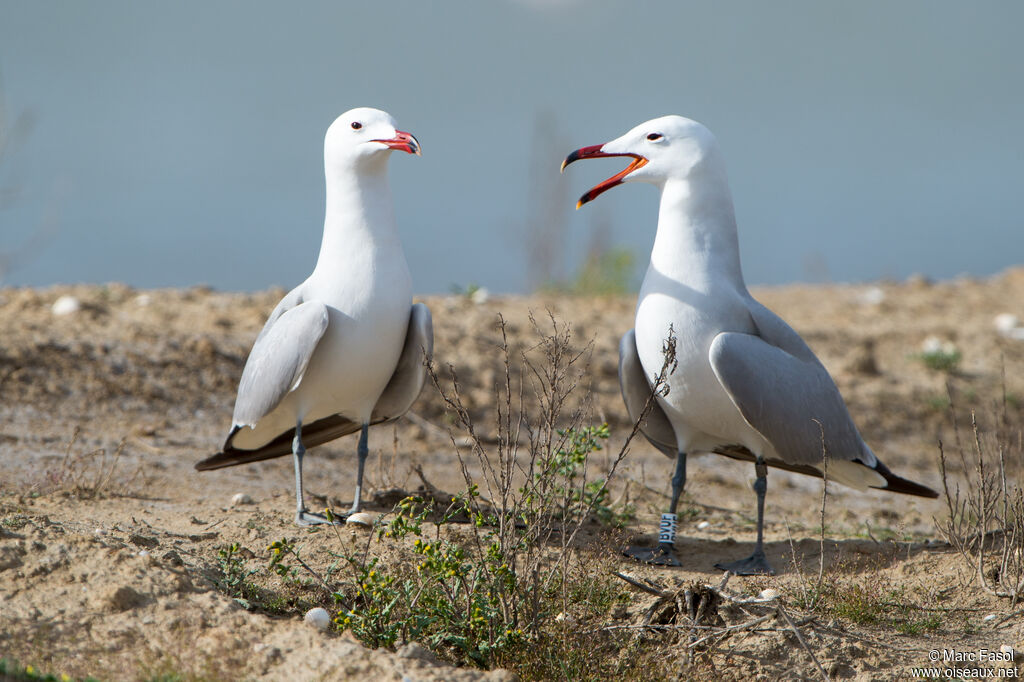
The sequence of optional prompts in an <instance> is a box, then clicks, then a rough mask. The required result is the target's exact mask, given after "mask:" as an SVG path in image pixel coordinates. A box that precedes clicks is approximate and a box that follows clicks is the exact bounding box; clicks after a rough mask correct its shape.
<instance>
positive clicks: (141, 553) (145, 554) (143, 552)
mask: <svg viewBox="0 0 1024 682" xmlns="http://www.w3.org/2000/svg"><path fill="white" fill-rule="evenodd" d="M136 556H140V557H142V558H143V559H145V558H146V557H148V556H149V550H147V549H140V550H139V553H138V554H137V555H136Z"/></svg>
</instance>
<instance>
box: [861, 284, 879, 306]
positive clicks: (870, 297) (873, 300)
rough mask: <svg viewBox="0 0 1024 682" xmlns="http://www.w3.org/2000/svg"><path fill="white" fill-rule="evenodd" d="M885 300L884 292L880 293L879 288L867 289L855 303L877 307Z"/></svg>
mask: <svg viewBox="0 0 1024 682" xmlns="http://www.w3.org/2000/svg"><path fill="white" fill-rule="evenodd" d="M884 300H885V292H884V291H882V289H881V287H868V288H867V289H865V290H864V292H863V293H861V295H860V296H858V297H857V301H858V302H860V303H861V304H862V305H878V304H879V303H881V302H882V301H884Z"/></svg>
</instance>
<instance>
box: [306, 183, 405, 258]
mask: <svg viewBox="0 0 1024 682" xmlns="http://www.w3.org/2000/svg"><path fill="white" fill-rule="evenodd" d="M325 176H326V181H327V209H326V212H325V217H324V236H323V241H322V242H321V243H320V256H319V258H318V259H317V264H316V269H315V270H314V273H315V272H317V271H320V270H325V269H326V270H328V271H330V270H337V269H338V267H339V265H340V264H348V263H351V261H352V258H353V256H358V255H362V256H364V257H366V256H368V257H369V259H371V260H372V259H374V257H375V256H376V255H379V254H380V253H382V252H383V253H387V252H388V251H390V250H392V249H394V250H395V251H397V252H398V253H401V248H400V246H399V245H398V231H397V230H396V228H395V212H394V205H393V203H392V200H391V185H390V184H389V182H388V176H387V165H386V164H385V163H379V164H376V165H374V166H372V167H370V168H366V167H364V168H362V169H360V170H359V172H357V170H356V169H355V168H344V169H336V168H330V167H328V168H327V170H326V171H325Z"/></svg>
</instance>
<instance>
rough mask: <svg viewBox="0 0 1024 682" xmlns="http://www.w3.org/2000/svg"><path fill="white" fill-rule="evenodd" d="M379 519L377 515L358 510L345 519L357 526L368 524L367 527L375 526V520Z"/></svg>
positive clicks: (346, 521)
mask: <svg viewBox="0 0 1024 682" xmlns="http://www.w3.org/2000/svg"><path fill="white" fill-rule="evenodd" d="M376 520H377V517H376V516H374V515H373V514H368V513H367V512H356V513H355V514H349V516H348V518H347V519H345V523H347V524H349V525H355V526H366V527H367V528H372V527H373V522H374V521H376Z"/></svg>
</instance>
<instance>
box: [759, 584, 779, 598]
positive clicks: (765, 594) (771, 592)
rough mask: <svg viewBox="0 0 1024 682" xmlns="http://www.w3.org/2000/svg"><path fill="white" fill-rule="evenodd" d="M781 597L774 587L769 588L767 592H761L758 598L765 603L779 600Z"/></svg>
mask: <svg viewBox="0 0 1024 682" xmlns="http://www.w3.org/2000/svg"><path fill="white" fill-rule="evenodd" d="M780 596H782V593H781V592H779V591H778V590H776V589H775V588H774V587H769V588H768V589H766V590H761V593H760V594H759V595H757V598H758V599H761V600H763V601H771V600H773V599H778V598H779V597H780Z"/></svg>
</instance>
